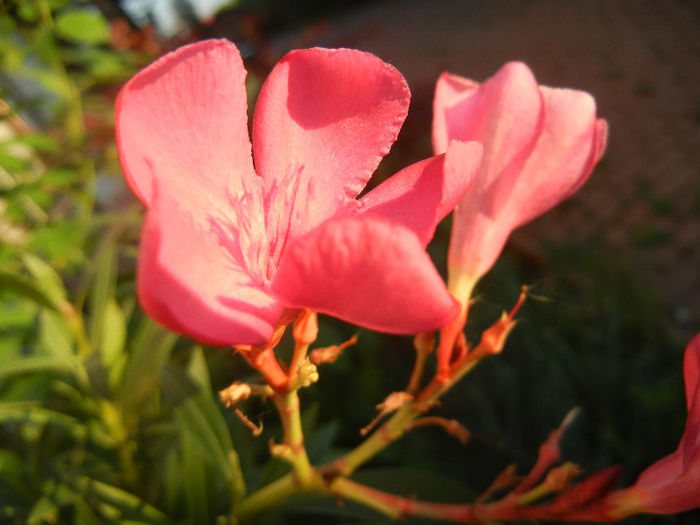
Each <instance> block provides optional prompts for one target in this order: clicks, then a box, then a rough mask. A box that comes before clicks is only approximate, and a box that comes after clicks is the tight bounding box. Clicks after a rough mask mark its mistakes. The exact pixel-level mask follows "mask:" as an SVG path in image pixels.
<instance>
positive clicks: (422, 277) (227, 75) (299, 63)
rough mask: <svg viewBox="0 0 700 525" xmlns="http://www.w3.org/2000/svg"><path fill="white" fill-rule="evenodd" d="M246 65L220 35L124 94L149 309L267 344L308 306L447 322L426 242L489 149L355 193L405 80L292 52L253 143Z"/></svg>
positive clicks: (121, 134) (122, 141)
mask: <svg viewBox="0 0 700 525" xmlns="http://www.w3.org/2000/svg"><path fill="white" fill-rule="evenodd" d="M245 75H246V72H245V69H244V67H243V63H242V61H241V58H240V55H239V53H238V50H237V49H236V47H235V46H234V45H233V44H232V43H230V42H228V41H225V40H208V41H203V42H199V43H196V44H193V45H189V46H185V47H182V48H180V49H178V50H176V51H174V52H172V53H170V54H168V55H165V56H164V57H162V58H160V59H159V60H157V61H156V62H154V63H153V64H151V65H150V66H148V67H147V68H146V69H144V70H143V71H141V72H140V73H138V74H137V75H136V76H135V77H134V78H132V79H131V80H130V81H129V82H128V83H127V84H126V85H125V86H124V88H123V89H122V91H121V92H120V94H119V99H118V101H117V112H116V128H117V143H118V147H119V158H120V161H121V164H122V167H123V169H124V175H125V177H126V180H127V182H128V184H129V186H130V187H131V189H132V190H133V191H134V193H135V194H136V195H137V196H138V197H139V198H140V199H141V201H143V203H144V204H145V205H146V206H147V208H148V210H147V214H146V218H145V222H144V226H143V230H142V234H141V247H140V253H139V262H138V274H137V288H138V294H139V298H140V301H141V304H142V305H143V307H144V309H145V310H146V312H148V313H149V314H150V315H151V316H152V317H153V318H155V319H156V320H157V321H159V322H160V323H161V324H163V325H164V326H166V327H167V328H169V329H171V330H173V331H176V332H179V333H182V334H185V335H188V336H190V337H192V338H194V339H197V340H199V341H201V342H204V343H209V344H213V345H218V346H230V345H236V344H253V345H257V344H264V343H266V342H268V341H269V340H270V339H271V338H272V336H273V334H274V332H275V330H276V328H277V327H278V326H279V325H280V324H282V323H286V322H288V321H289V320H290V319H291V318H292V317H293V316H294V315H295V314H296V312H297V311H298V310H299V309H301V308H308V309H312V310H316V311H319V312H322V313H326V314H330V315H333V316H336V317H339V318H341V319H344V320H346V321H349V322H352V323H355V324H359V325H362V326H366V327H369V328H372V329H376V330H380V331H386V332H392V333H416V332H421V331H426V330H433V329H435V328H437V327H439V326H440V325H442V324H444V323H446V322H447V321H448V320H450V318H452V317H453V316H454V315H455V314H456V312H457V311H458V306H457V305H456V304H455V302H454V300H453V299H452V298H451V296H450V295H449V293H448V292H447V290H446V288H445V286H444V283H443V282H442V280H441V279H440V276H439V275H438V273H437V272H436V270H435V268H434V267H433V266H432V263H431V262H430V259H429V258H428V256H427V254H426V253H425V251H424V247H425V244H426V243H427V242H428V241H429V240H430V238H431V237H432V235H433V232H434V228H435V226H436V224H437V223H438V222H439V221H440V220H441V219H442V218H443V217H444V215H446V214H447V213H449V211H450V210H451V209H452V208H453V207H454V205H455V204H456V202H458V201H459V199H460V198H461V197H462V195H463V194H464V192H465V191H466V189H467V187H468V186H469V183H470V181H471V178H472V174H473V173H475V172H476V170H477V169H478V165H479V162H480V159H481V146H480V145H478V144H473V143H472V144H465V143H455V144H454V145H453V146H450V148H449V150H448V151H447V152H446V154H445V155H439V156H436V157H433V158H430V159H426V160H424V161H421V162H418V163H416V164H414V165H412V166H409V167H408V168H406V169H404V170H402V171H401V172H399V173H398V174H396V175H395V176H393V177H391V178H390V179H388V180H387V181H386V182H384V183H383V184H380V185H379V186H378V187H377V188H375V189H374V190H372V191H370V192H369V193H367V194H366V195H364V196H363V197H362V198H360V199H356V196H357V195H358V194H359V193H360V192H361V190H362V189H363V188H364V186H365V184H366V183H367V181H368V180H369V178H370V176H371V174H372V173H373V171H374V170H375V168H376V167H377V165H378V164H379V162H380V160H381V159H382V157H383V156H384V155H385V154H386V153H387V152H388V151H389V148H390V147H391V145H392V144H393V142H394V141H395V139H396V136H397V134H398V132H399V129H400V127H401V125H402V123H403V120H404V118H405V116H406V113H407V110H408V103H409V98H410V93H409V90H408V87H407V85H406V82H405V80H404V79H403V77H402V76H401V75H400V73H399V72H398V71H396V70H395V69H394V68H393V67H391V66H390V65H388V64H386V63H384V62H382V61H381V60H379V59H378V58H376V57H375V56H373V55H370V54H367V53H362V52H359V51H354V50H349V49H335V50H330V49H309V50H303V51H294V52H291V53H289V54H288V55H286V56H285V57H284V58H283V59H282V60H281V61H280V62H279V63H278V64H277V66H276V67H275V68H274V69H273V71H272V72H271V73H270V76H269V77H268V78H267V80H266V81H265V83H264V85H263V86H262V89H261V91H260V94H259V97H258V101H257V105H256V110H255V115H254V119H253V125H252V152H251V141H250V139H249V136H248V117H247V95H246V89H245ZM253 155H254V157H255V167H253ZM462 166H464V168H463V167H462Z"/></svg>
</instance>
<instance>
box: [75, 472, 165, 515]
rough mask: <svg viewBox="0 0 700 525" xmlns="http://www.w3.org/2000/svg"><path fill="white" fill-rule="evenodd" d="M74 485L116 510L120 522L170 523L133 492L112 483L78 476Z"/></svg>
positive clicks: (158, 511) (161, 513)
mask: <svg viewBox="0 0 700 525" xmlns="http://www.w3.org/2000/svg"><path fill="white" fill-rule="evenodd" d="M75 485H76V487H75V490H77V491H79V492H81V493H89V494H90V495H91V496H94V497H95V498H96V499H98V500H99V501H100V502H101V503H103V504H105V505H108V506H110V507H112V508H113V509H115V510H116V511H118V512H119V514H120V516H119V518H121V519H120V520H119V521H120V522H121V523H123V522H124V521H125V520H129V521H138V522H143V523H151V524H164V525H165V524H170V523H171V521H170V520H169V519H168V517H167V516H166V515H165V514H163V512H161V511H160V510H158V509H157V508H156V507H154V506H153V505H150V504H149V503H147V502H145V501H144V500H142V499H141V498H139V497H138V496H136V495H135V494H132V493H130V492H127V491H125V490H123V489H121V488H119V487H115V486H114V485H109V484H107V483H104V482H102V481H98V480H96V479H92V478H89V477H82V478H78V479H77V480H76V482H75Z"/></svg>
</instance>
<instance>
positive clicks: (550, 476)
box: [544, 461, 582, 492]
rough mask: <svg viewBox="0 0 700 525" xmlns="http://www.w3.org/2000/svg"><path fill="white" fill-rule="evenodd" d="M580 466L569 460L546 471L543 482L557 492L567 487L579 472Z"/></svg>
mask: <svg viewBox="0 0 700 525" xmlns="http://www.w3.org/2000/svg"><path fill="white" fill-rule="evenodd" d="M581 472H582V471H581V468H580V467H579V466H578V465H576V464H575V463H571V462H570V461H568V462H566V463H564V464H563V465H560V466H558V467H555V468H553V469H552V470H550V471H549V472H548V473H547V476H546V477H545V478H544V484H545V485H546V486H547V487H548V488H549V489H550V490H551V491H553V492H558V491H560V490H563V489H565V488H566V487H567V485H568V484H569V483H570V482H571V480H572V479H574V478H575V477H576V476H578V475H579V474H580V473H581Z"/></svg>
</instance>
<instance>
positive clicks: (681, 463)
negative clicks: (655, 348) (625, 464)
mask: <svg viewBox="0 0 700 525" xmlns="http://www.w3.org/2000/svg"><path fill="white" fill-rule="evenodd" d="M683 371H684V376H685V392H686V401H687V406H688V419H687V421H686V425H685V430H684V432H683V436H682V437H681V441H680V443H679V445H678V448H677V449H676V451H675V452H673V453H672V454H669V455H668V456H666V457H665V458H662V459H660V460H659V461H657V462H656V463H654V464H653V465H651V466H650V467H649V468H647V469H646V470H645V471H644V472H642V473H641V474H640V475H639V478H638V479H637V482H636V483H635V484H634V486H633V487H631V488H630V489H629V490H630V491H632V492H633V493H638V494H640V499H641V501H642V506H643V508H644V509H645V510H646V511H648V512H653V513H657V514H672V513H676V512H683V511H686V510H690V509H694V508H698V507H700V377H699V376H700V334H698V335H696V336H695V337H694V338H693V339H692V340H691V341H690V343H689V344H688V347H687V348H686V351H685V358H684V364H683Z"/></svg>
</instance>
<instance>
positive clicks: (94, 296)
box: [88, 243, 117, 350]
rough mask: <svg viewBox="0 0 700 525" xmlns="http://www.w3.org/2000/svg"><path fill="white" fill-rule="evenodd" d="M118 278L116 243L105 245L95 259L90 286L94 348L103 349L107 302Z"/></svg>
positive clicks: (91, 334) (90, 334)
mask: <svg viewBox="0 0 700 525" xmlns="http://www.w3.org/2000/svg"><path fill="white" fill-rule="evenodd" d="M116 280H117V249H116V246H115V245H114V244H111V243H110V244H107V245H105V247H104V249H102V250H100V251H99V253H98V256H97V260H96V261H95V276H94V278H93V280H92V286H91V287H90V322H89V324H88V334H89V336H90V343H91V345H92V346H93V348H98V349H100V350H101V349H102V347H103V342H104V340H103V338H104V336H105V329H104V328H105V326H104V325H105V321H106V311H107V304H108V303H109V302H110V301H111V300H113V299H112V297H113V295H114V287H115V283H116Z"/></svg>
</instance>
